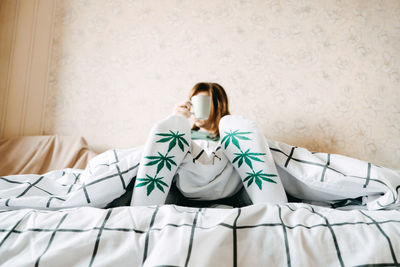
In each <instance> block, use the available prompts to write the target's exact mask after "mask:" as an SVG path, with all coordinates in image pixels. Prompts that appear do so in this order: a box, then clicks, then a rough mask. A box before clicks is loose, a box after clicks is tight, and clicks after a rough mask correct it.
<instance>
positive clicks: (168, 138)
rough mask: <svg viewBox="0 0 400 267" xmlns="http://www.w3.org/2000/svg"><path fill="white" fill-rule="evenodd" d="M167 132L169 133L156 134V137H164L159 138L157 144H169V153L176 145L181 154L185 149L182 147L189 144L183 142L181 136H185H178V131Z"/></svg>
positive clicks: (183, 139)
mask: <svg viewBox="0 0 400 267" xmlns="http://www.w3.org/2000/svg"><path fill="white" fill-rule="evenodd" d="M169 132H170V133H157V134H156V135H158V136H163V137H164V138H161V139H160V140H158V141H157V143H166V142H169V146H168V152H170V151H171V149H173V148H174V147H175V146H176V143H178V146H179V148H180V149H181V150H182V152H183V151H184V148H185V146H184V145H187V146H189V143H188V142H187V141H186V140H185V138H183V136H184V135H185V134H184V133H183V134H179V131H177V132H176V133H174V132H173V131H171V130H169Z"/></svg>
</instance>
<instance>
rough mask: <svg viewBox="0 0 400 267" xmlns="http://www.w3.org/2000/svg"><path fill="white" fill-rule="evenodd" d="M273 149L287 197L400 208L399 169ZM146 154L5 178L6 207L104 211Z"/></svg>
mask: <svg viewBox="0 0 400 267" xmlns="http://www.w3.org/2000/svg"><path fill="white" fill-rule="evenodd" d="M268 144H269V147H268V149H270V150H271V151H272V155H273V160H274V162H275V164H276V166H277V168H278V172H279V175H280V177H281V179H282V183H283V185H284V187H285V190H286V192H288V193H289V194H290V195H292V196H294V197H296V198H299V199H303V200H310V201H318V202H321V203H324V204H328V205H329V204H331V203H334V202H336V201H340V200H344V199H353V198H358V197H363V198H364V199H363V201H364V204H365V205H366V207H367V208H368V209H370V210H376V209H383V208H385V209H392V208H398V207H399V205H400V200H399V188H400V171H398V170H392V169H388V168H384V167H380V166H376V165H374V164H371V163H368V162H364V161H360V160H356V159H353V158H349V157H345V156H341V155H336V154H326V153H312V152H310V151H308V150H306V149H304V148H298V147H293V146H290V145H287V144H283V143H279V142H276V141H269V142H268ZM141 153H142V148H141V147H138V148H134V149H127V150H110V151H107V152H104V153H102V154H100V155H98V156H97V157H95V158H94V159H92V160H91V161H90V162H89V164H88V166H87V167H86V169H85V170H77V169H65V170H58V171H52V172H49V173H46V174H43V175H13V176H6V177H1V178H0V208H3V209H15V208H36V209H60V208H70V207H78V206H93V207H104V206H105V205H106V204H107V203H109V202H111V201H112V200H113V199H115V198H117V197H119V196H121V195H122V194H123V193H124V192H125V189H126V186H127V185H128V184H129V182H130V181H131V180H132V179H133V178H135V176H136V173H137V168H138V166H139V164H140V159H141Z"/></svg>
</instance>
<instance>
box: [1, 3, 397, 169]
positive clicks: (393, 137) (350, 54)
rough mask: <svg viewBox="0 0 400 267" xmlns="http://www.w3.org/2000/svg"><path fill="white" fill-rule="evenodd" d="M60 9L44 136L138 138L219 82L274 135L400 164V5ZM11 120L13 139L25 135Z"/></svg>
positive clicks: (113, 142)
mask: <svg viewBox="0 0 400 267" xmlns="http://www.w3.org/2000/svg"><path fill="white" fill-rule="evenodd" d="M28 1H32V2H35V1H33V0H28ZM18 2H21V1H18ZM39 2H41V1H39ZM53 3H54V4H55V7H54V12H55V17H54V25H53V27H54V33H53V34H52V35H51V34H50V35H49V36H51V40H52V44H51V45H50V46H47V48H49V50H48V53H47V55H50V56H51V58H50V74H49V77H48V83H47V84H45V85H44V87H43V86H42V87H41V88H46V86H47V87H48V92H47V96H46V98H45V99H46V101H45V108H46V110H45V113H44V117H43V120H42V121H41V123H42V124H43V130H42V131H41V132H40V133H44V134H54V133H58V134H65V135H82V136H84V137H85V138H86V139H87V140H88V142H89V144H91V145H92V146H93V147H94V148H95V149H97V150H99V151H101V150H104V149H107V148H111V147H121V148H122V147H130V146H137V145H141V144H143V143H144V142H145V140H146V136H147V134H148V131H149V130H150V127H151V126H152V125H153V124H154V123H155V122H156V121H157V120H160V119H162V118H163V117H165V116H166V115H167V114H169V113H170V112H171V110H172V108H173V106H174V104H175V103H176V102H179V101H182V100H185V98H186V97H187V95H188V92H189V90H190V88H191V87H192V86H193V85H194V84H195V83H196V82H198V81H215V82H219V83H220V84H221V85H223V86H224V87H225V88H226V90H227V92H228V95H229V97H230V100H231V111H232V113H235V114H242V115H244V116H246V117H248V118H251V119H253V120H255V121H256V122H257V123H258V125H259V126H260V127H261V128H262V130H263V131H264V132H265V134H266V136H267V137H268V138H271V139H275V140H279V141H283V142H286V143H289V144H293V145H297V146H304V147H307V148H309V149H311V150H314V151H325V152H331V153H340V154H345V155H348V156H352V157H357V158H360V159H364V160H368V161H372V162H374V163H376V164H381V165H384V166H388V167H395V168H399V169H400V161H399V159H400V106H399V105H398V103H400V1H397V0H387V1H365V0H353V1H339V0H338V1H334V0H328V1H319V0H314V1H311V0H310V1H308V0H300V1H298V0H296V1H294V0H293V1H290V0H285V1H276V0H252V1H241V0H235V1H231V0H207V1H196V0H187V1H181V0H167V1H155V0H150V1H144V0H125V1H123V0H107V1H106V0H97V1H78V0H69V1H55V2H53ZM36 5H37V4H36ZM50 13H51V12H50ZM50 13H49V14H50ZM34 14H35V13H34ZM33 25H34V24H33ZM49 33H51V31H49ZM28 36H29V34H28ZM31 39H32V38H31ZM16 42H17V43H18V40H17V41H16ZM11 54H13V53H11ZM14 55H16V53H15V51H14ZM28 62H29V61H28ZM31 64H32V63H31ZM24 66H25V65H24ZM11 69H12V68H11ZM22 76H23V74H22ZM28 76H29V75H28ZM30 76H32V75H30ZM9 84H12V83H11V82H9ZM7 88H8V89H7V90H8V94H10V92H14V90H15V89H13V88H14V87H12V86H11V87H10V86H8V87H7ZM21 88H23V87H21ZM25 88H26V86H25ZM35 88H36V87H35ZM28 89H29V88H28ZM7 90H6V91H7ZM20 90H22V89H20ZM32 90H36V89H32ZM38 90H39V89H38ZM40 90H43V89H40ZM25 91H26V89H25ZM25 91H24V92H25ZM28 91H29V90H28ZM29 92H30V91H29ZM20 94H21V93H20ZM28 99H30V97H29V96H28V97H24V101H25V103H26V102H27V101H28ZM6 102H7V101H6ZM12 102H15V101H14V100H13V101H12ZM3 110H4V109H3ZM25 113H26V114H30V112H27V111H25ZM8 114H10V113H8ZM9 116H11V118H13V117H15V121H16V123H17V124H18V125H19V127H20V129H21V126H20V125H21V124H24V123H25V122H26V121H27V119H26V118H25V120H21V115H19V117H16V116H14V115H9ZM3 117H4V116H3ZM7 118H8V117H7V116H5V122H6V125H5V130H4V132H5V133H9V134H17V133H19V134H25V133H24V132H21V131H19V132H17V131H15V130H12V131H11V130H8V129H9V128H10V127H11V126H10V127H8V126H7V121H11V119H7ZM24 121H25V122H24ZM22 122H24V123H22ZM35 125H36V124H35ZM14 128H16V127H11V128H10V129H14ZM5 135H8V134H5Z"/></svg>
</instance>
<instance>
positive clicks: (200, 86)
mask: <svg viewBox="0 0 400 267" xmlns="http://www.w3.org/2000/svg"><path fill="white" fill-rule="evenodd" d="M200 92H208V94H209V95H210V96H211V103H212V104H211V110H210V116H209V117H208V119H207V122H208V124H209V127H208V130H209V131H210V132H211V133H212V134H213V135H214V136H216V137H219V131H218V124H219V121H220V119H221V118H222V117H223V116H225V115H229V114H230V112H229V105H228V96H227V94H226V92H225V90H224V88H223V87H222V86H221V85H219V84H218V83H205V82H200V83H197V84H196V85H195V86H194V87H193V88H192V91H191V92H190V96H189V99H192V96H194V95H196V94H198V93H200ZM198 129H199V128H198V127H197V126H196V125H193V128H192V130H198Z"/></svg>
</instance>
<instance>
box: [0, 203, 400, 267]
mask: <svg viewBox="0 0 400 267" xmlns="http://www.w3.org/2000/svg"><path fill="white" fill-rule="evenodd" d="M399 261H400V212H399V211H398V210H390V211H386V210H385V211H368V210H351V211H341V210H333V209H329V208H322V207H318V206H313V205H309V204H301V203H289V204H280V205H273V204H257V205H252V206H248V207H244V208H235V209H213V208H205V209H197V208H185V207H180V206H174V205H164V206H148V207H121V208H114V209H98V208H91V207H80V208H72V209H63V210H58V211H45V210H32V209H21V210H3V211H1V212H0V265H1V266H128V265H129V266H218V267H221V266H372V265H373V266H399Z"/></svg>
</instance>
